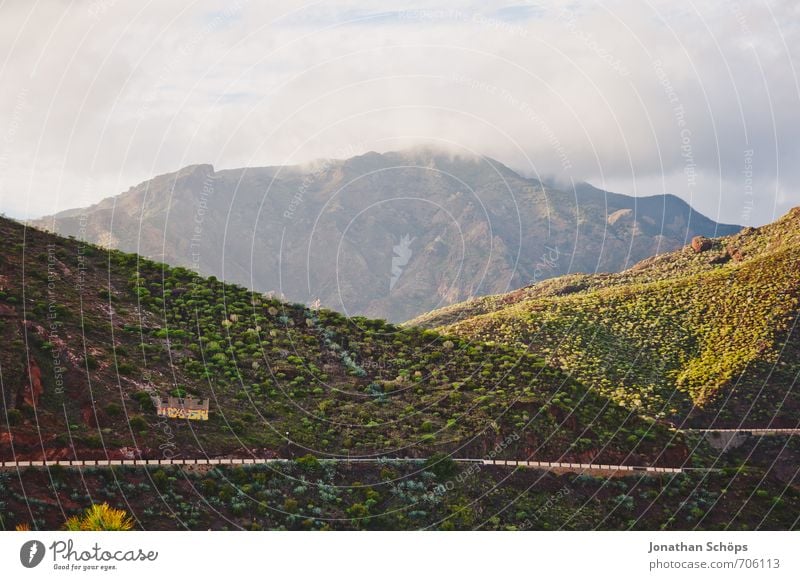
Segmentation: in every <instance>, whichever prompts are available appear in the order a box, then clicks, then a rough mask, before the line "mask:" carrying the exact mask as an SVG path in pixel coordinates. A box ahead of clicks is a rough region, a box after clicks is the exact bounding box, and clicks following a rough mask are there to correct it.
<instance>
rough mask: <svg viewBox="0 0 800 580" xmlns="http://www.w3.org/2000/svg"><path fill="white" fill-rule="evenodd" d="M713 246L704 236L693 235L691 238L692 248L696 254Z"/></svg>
mask: <svg viewBox="0 0 800 580" xmlns="http://www.w3.org/2000/svg"><path fill="white" fill-rule="evenodd" d="M713 246H714V242H712V241H711V240H709V239H708V238H706V237H705V236H695V237H693V238H692V249H693V250H694V251H695V253H696V254H699V253H701V252H707V251H708V250H710V249H711V248H712V247H713Z"/></svg>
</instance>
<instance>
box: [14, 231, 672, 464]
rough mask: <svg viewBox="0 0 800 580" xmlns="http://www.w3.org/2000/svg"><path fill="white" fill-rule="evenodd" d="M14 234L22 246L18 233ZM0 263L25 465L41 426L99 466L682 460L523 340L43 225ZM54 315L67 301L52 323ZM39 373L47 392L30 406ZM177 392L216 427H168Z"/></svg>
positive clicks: (54, 442) (654, 431)
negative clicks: (441, 457) (523, 348)
mask: <svg viewBox="0 0 800 580" xmlns="http://www.w3.org/2000/svg"><path fill="white" fill-rule="evenodd" d="M0 230H2V233H3V235H4V236H5V237H6V239H8V240H10V241H12V242H13V241H15V240H19V241H20V243H21V240H22V236H23V229H22V227H21V226H19V225H18V224H15V223H13V222H9V221H2V222H0ZM23 260H24V262H25V267H24V269H23V268H22V267H21V262H22V261H23ZM0 267H2V271H3V272H4V273H5V276H6V277H7V289H8V291H7V296H6V298H5V299H3V300H0V305H2V307H3V308H4V309H5V310H4V312H5V313H6V325H5V327H4V330H3V333H4V336H3V338H4V339H5V343H4V344H6V345H7V347H6V348H5V349H2V350H1V351H0V356H2V357H3V359H4V360H3V361H2V362H3V365H4V369H14V370H16V375H17V377H18V381H17V383H16V384H15V385H10V386H12V388H11V389H8V388H7V389H6V393H7V400H6V407H7V408H8V409H11V410H14V409H17V410H19V412H20V413H21V414H22V416H23V417H24V418H23V419H22V420H17V419H19V416H17V419H15V421H16V424H14V425H9V428H10V429H11V430H12V432H13V433H14V435H15V437H16V445H17V453H18V454H19V453H23V454H24V453H25V452H26V450H27V451H29V452H31V453H35V452H39V451H40V450H41V447H40V444H39V439H38V433H39V432H40V430H41V432H42V433H43V434H44V447H45V449H49V450H51V451H52V452H62V451H63V450H64V449H65V448H67V446H69V445H73V446H75V447H76V448H77V449H78V450H79V451H80V453H81V456H82V457H87V458H91V457H107V456H108V455H111V456H112V457H120V456H125V455H124V454H126V453H134V454H136V453H138V454H139V456H143V457H158V456H160V455H161V453H162V450H163V449H165V446H166V447H168V448H170V449H173V448H174V450H175V451H176V452H181V453H185V454H191V455H200V456H202V455H204V454H211V455H214V454H217V455H220V454H231V453H239V452H244V453H247V454H249V453H252V451H251V450H253V449H257V450H261V451H260V452H263V453H268V454H277V455H280V456H284V457H295V456H300V455H306V454H308V453H309V451H312V452H313V453H312V454H314V455H320V456H326V455H338V456H349V455H351V454H369V455H391V456H412V457H413V456H417V457H428V456H430V455H432V454H433V453H434V452H436V451H440V452H446V453H456V454H460V455H463V456H467V455H472V456H476V455H477V456H481V455H483V454H484V453H486V452H487V451H488V450H490V449H491V448H492V447H493V446H494V445H495V444H496V443H497V442H498V441H505V440H509V441H511V444H509V445H508V446H505V447H504V448H503V450H502V455H503V456H507V457H523V458H525V457H539V458H543V459H547V460H551V459H552V460H557V459H568V458H581V460H587V459H597V460H602V461H604V462H617V463H624V462H628V463H641V462H643V461H648V462H655V463H662V464H663V463H665V462H667V461H670V460H671V461H675V460H680V459H681V458H685V455H686V452H685V446H684V445H683V443H682V437H681V436H680V435H676V434H674V433H671V432H669V431H668V430H667V429H665V428H664V427H663V426H659V425H656V424H653V423H650V422H648V421H644V420H642V419H640V418H638V417H636V416H631V415H630V413H628V412H627V411H625V410H624V409H622V408H621V407H619V406H617V405H614V404H609V402H608V401H607V400H606V399H604V398H602V397H599V396H597V395H596V394H593V393H591V392H587V391H586V389H585V388H583V387H582V386H581V385H580V384H579V383H578V382H576V381H575V380H573V379H571V378H570V377H568V376H567V375H565V374H564V373H562V372H560V371H558V370H556V369H554V368H552V367H549V366H547V365H546V364H545V363H544V361H543V360H542V358H540V357H539V356H536V355H533V354H530V353H524V352H520V351H519V350H517V349H515V348H513V347H511V346H505V345H501V344H494V345H490V344H484V343H474V342H471V341H468V340H464V339H462V338H456V337H448V336H442V335H440V334H439V333H437V332H433V331H430V330H424V329H421V328H400V327H397V326H395V325H392V324H389V323H386V322H385V321H382V320H370V319H366V318H363V317H354V318H349V319H348V318H345V317H344V316H342V315H340V314H337V313H335V312H332V311H329V310H325V309H317V308H313V307H309V306H305V305H302V304H287V303H284V302H281V301H279V300H277V299H275V298H274V297H271V296H270V295H261V294H256V293H252V292H249V291H248V290H246V289H244V288H241V287H239V286H236V285H231V284H225V283H223V282H221V281H219V280H217V279H215V278H213V277H212V278H202V277H199V276H197V275H196V274H195V273H193V272H191V271H189V270H187V269H184V268H170V267H168V266H166V265H164V264H159V263H155V262H152V261H148V260H145V259H143V258H141V257H139V256H136V255H131V254H124V253H120V252H116V251H106V250H102V249H100V248H96V247H93V246H89V245H81V244H80V243H79V242H77V241H74V240H65V239H63V238H57V237H55V236H52V235H49V234H45V233H43V232H38V231H36V230H31V229H29V230H28V231H27V232H26V233H25V245H24V252H20V253H19V254H15V253H13V252H6V253H3V254H2V255H0ZM23 271H24V272H25V273H26V276H27V277H28V284H26V285H25V286H23V284H22V280H21V277H20V276H21V272H23ZM48 276H49V277H50V281H49V282H48V284H38V283H36V282H35V281H36V280H47V279H48ZM109 296H111V297H112V299H111V300H109V299H108V297H109ZM12 298H16V300H17V302H14V301H13V300H10V299H12ZM22 301H27V302H30V301H33V302H42V304H44V305H45V306H44V307H43V310H42V314H41V315H36V314H32V313H31V312H27V313H26V317H27V318H25V319H24V320H23V312H22V309H21V308H18V307H17V304H20V303H21V302H22ZM50 304H58V305H61V306H62V308H61V309H60V310H59V313H58V314H57V315H55V316H54V317H53V318H48V316H49V314H48V313H49V312H50V310H51V308H50ZM73 313H80V316H74V315H73ZM53 321H55V323H57V326H55V329H54V330H52V331H51V329H53V328H54V327H53V326H51V325H52V324H53ZM15 341H17V342H18V344H17V345H16V346H15ZM20 342H21V344H27V345H28V353H29V356H28V357H25V356H24V354H23V353H25V348H23V347H21V346H20V344H19V343H20ZM45 342H46V343H49V346H47V347H46V348H45ZM445 353H446V354H445ZM89 356H91V357H92V358H93V359H94V360H95V361H96V364H95V365H87V364H86V361H87V360H88V357H89ZM8 376H15V373H12V372H9V373H8ZM34 376H35V377H36V380H35V381H34V382H36V381H38V382H39V383H40V390H41V393H40V394H35V393H34V394H33V395H31V394H30V393H28V391H29V390H30V386H29V385H30V381H29V378H30V377H34ZM59 383H60V384H59ZM168 393H172V394H180V395H184V394H185V395H188V396H199V397H205V398H209V399H210V400H211V413H210V420H209V421H208V422H202V423H193V424H192V425H189V424H188V423H187V422H186V421H169V422H167V420H165V419H162V420H159V419H158V418H157V417H156V415H155V412H154V410H153V407H152V402H151V400H150V397H151V395H154V394H161V395H165V394H168ZM31 397H33V398H35V399H37V400H36V412H35V417H34V416H33V415H26V412H27V411H25V409H26V408H27V407H28V406H29V402H31V401H30V400H31ZM26 401H28V402H26ZM65 408H66V421H65V412H64V409H65ZM3 415H4V414H3ZM0 416H2V415H0ZM11 416H14V415H13V413H12V415H11ZM9 423H12V421H9ZM26 442H27V443H26ZM664 450H670V452H671V453H672V455H671V457H668V455H667V454H663V453H662V451H664ZM70 453H71V452H70Z"/></svg>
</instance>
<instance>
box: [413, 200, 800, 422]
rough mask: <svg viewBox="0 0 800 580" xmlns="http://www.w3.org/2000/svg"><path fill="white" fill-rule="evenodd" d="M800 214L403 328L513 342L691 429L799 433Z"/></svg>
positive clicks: (524, 290)
mask: <svg viewBox="0 0 800 580" xmlns="http://www.w3.org/2000/svg"><path fill="white" fill-rule="evenodd" d="M799 315H800V208H795V209H794V210H792V211H791V212H789V213H788V214H787V215H786V216H784V217H783V218H782V219H780V220H779V221H777V222H775V223H773V224H770V225H767V226H764V227H762V228H747V229H745V230H743V231H742V232H740V233H739V234H736V235H734V236H728V237H723V238H719V239H713V240H712V239H708V238H702V237H698V238H695V239H693V240H692V243H691V244H690V245H688V246H687V247H685V248H683V249H682V250H679V251H676V252H672V253H668V254H663V255H659V256H655V257H652V258H649V259H647V260H644V261H642V262H640V263H639V264H636V265H635V266H634V267H632V268H630V269H628V270H626V271H623V272H621V273H617V274H604V275H571V276H564V277H560V278H555V279H552V280H547V281H544V282H541V283H539V284H534V285H531V286H528V287H525V288H522V289H520V290H517V291H515V292H512V293H509V294H503V295H497V296H490V297H484V298H480V299H476V300H472V301H469V302H465V303H463V304H459V305H456V306H452V307H449V308H444V309H441V310H438V311H435V312H432V313H429V314H427V315H423V316H421V317H419V318H417V319H415V320H413V321H411V323H410V324H416V325H422V326H425V327H429V328H436V329H437V330H439V331H441V332H446V333H453V334H456V335H459V336H461V337H462V338H465V339H477V340H490V341H497V342H499V343H505V344H513V345H516V346H517V347H520V348H525V349H526V350H527V351H528V352H532V353H535V354H537V355H539V356H543V357H545V358H546V359H547V360H548V362H550V363H551V364H554V365H556V366H558V367H560V368H561V369H562V370H564V371H565V372H567V373H568V374H570V375H571V376H573V377H574V378H576V379H578V380H579V381H581V382H582V383H583V384H585V385H587V386H589V387H591V388H593V389H595V391H596V392H598V393H601V394H603V395H605V396H608V397H610V398H612V399H614V400H615V401H617V402H618V403H620V404H623V405H625V406H626V407H628V408H631V409H634V410H637V411H638V412H640V413H642V414H645V415H649V416H652V417H657V418H663V419H669V420H671V421H675V422H683V421H687V422H688V424H691V425H695V426H698V427H709V426H712V425H713V426H716V427H720V426H727V427H738V426H740V425H745V426H750V427H755V426H772V427H776V426H784V427H792V428H794V427H797V416H798V412H799V411H800V396H799V395H798V392H797V389H796V384H797V377H798V376H800V330H798V324H797V322H798V316H799Z"/></svg>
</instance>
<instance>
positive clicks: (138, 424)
mask: <svg viewBox="0 0 800 580" xmlns="http://www.w3.org/2000/svg"><path fill="white" fill-rule="evenodd" d="M128 425H130V427H131V429H133V430H134V431H144V430H145V429H147V426H148V425H147V421H145V420H144V417H138V416H137V417H131V418H130V420H129V421H128Z"/></svg>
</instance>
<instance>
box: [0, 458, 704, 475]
mask: <svg viewBox="0 0 800 580" xmlns="http://www.w3.org/2000/svg"><path fill="white" fill-rule="evenodd" d="M454 459H455V461H457V462H459V463H478V464H481V465H497V466H502V467H527V468H532V469H546V470H556V469H559V470H565V471H603V472H609V473H616V472H620V471H626V472H634V471H635V472H640V473H641V472H643V473H683V472H685V471H690V470H693V469H692V468H682V467H651V466H632V465H607V464H599V463H565V462H557V461H517V460H506V459H460V458H454ZM386 460H389V461H410V462H421V461H424V460H423V459H407V458H402V459H395V458H352V459H340V458H337V459H323V461H336V462H340V463H378V462H380V461H386ZM282 461H290V460H287V459H240V458H230V457H227V458H217V459H84V460H51V461H41V460H40V461H35V460H31V461H4V462H0V468H2V469H20V468H27V467H52V466H56V465H58V466H62V467H115V466H156V465H199V466H209V465H264V464H269V463H280V462H282Z"/></svg>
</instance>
